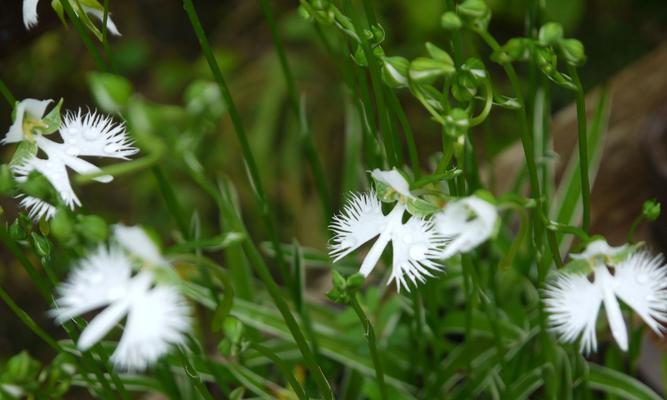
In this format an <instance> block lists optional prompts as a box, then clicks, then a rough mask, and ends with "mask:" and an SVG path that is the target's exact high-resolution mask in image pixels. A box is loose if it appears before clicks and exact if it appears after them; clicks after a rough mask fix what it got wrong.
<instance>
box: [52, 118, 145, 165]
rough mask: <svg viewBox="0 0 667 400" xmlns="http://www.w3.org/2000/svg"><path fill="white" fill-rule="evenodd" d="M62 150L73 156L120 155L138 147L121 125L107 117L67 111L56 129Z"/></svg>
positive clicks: (131, 151)
mask: <svg viewBox="0 0 667 400" xmlns="http://www.w3.org/2000/svg"><path fill="white" fill-rule="evenodd" d="M60 135H61V136H62V139H63V142H64V145H65V147H66V149H65V152H66V153H67V154H70V155H71V156H73V157H81V156H83V157H85V156H95V157H111V158H122V159H126V158H127V157H129V156H131V155H134V154H136V153H137V152H138V150H137V149H136V148H135V147H133V146H132V140H131V139H130V138H129V137H128V135H127V131H126V130H125V125H123V124H122V123H121V124H117V123H115V122H114V121H113V119H112V118H111V117H108V116H105V115H103V114H100V113H97V112H88V113H83V112H82V111H81V110H79V111H78V112H76V113H73V112H69V113H67V114H66V115H65V117H64V118H63V124H62V127H61V128H60Z"/></svg>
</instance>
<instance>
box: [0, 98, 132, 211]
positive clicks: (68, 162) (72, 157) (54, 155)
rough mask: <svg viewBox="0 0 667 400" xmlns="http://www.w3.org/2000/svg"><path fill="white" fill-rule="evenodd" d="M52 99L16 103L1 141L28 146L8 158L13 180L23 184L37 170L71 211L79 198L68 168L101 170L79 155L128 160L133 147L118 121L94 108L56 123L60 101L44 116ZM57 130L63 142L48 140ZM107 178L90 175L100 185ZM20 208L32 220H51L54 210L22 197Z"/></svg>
mask: <svg viewBox="0 0 667 400" xmlns="http://www.w3.org/2000/svg"><path fill="white" fill-rule="evenodd" d="M51 102H52V100H35V99H26V100H23V101H21V102H19V103H17V105H16V116H15V119H14V123H13V124H12V125H11V127H10V128H9V131H8V132H7V134H6V135H5V137H4V138H3V139H2V141H0V143H2V144H9V143H23V142H25V143H28V144H30V146H28V147H24V149H25V148H27V149H28V150H27V152H26V151H24V152H21V153H20V158H19V159H16V158H15V159H14V160H13V161H12V164H13V166H12V170H13V173H14V175H15V178H16V180H17V181H18V182H24V181H26V180H27V178H28V176H29V175H30V173H32V172H33V171H37V172H39V173H40V174H42V175H43V176H44V177H45V178H46V179H47V180H48V181H49V183H50V184H51V185H52V186H53V188H54V189H55V191H56V192H57V193H58V196H59V198H60V200H61V201H62V202H63V203H64V204H65V205H66V206H68V207H70V208H72V209H73V208H74V207H75V206H80V205H81V201H80V200H79V198H78V197H77V196H76V194H75V193H74V190H73V189H72V185H71V183H70V180H69V176H68V173H67V168H70V169H72V170H74V171H75V172H77V173H79V174H93V173H97V172H100V169H99V168H98V167H96V166H95V165H94V164H92V163H90V162H89V161H86V160H84V159H82V158H81V157H107V158H117V159H127V158H128V157H129V156H131V155H133V154H136V153H137V151H138V150H137V149H136V148H134V147H133V146H132V141H131V140H130V139H129V137H128V135H127V132H126V130H125V127H124V125H123V124H116V123H114V121H113V120H112V119H111V118H110V117H107V116H104V115H102V114H99V113H97V112H85V113H84V112H82V111H81V110H79V111H77V112H69V113H66V114H65V116H64V118H63V119H62V122H61V116H60V103H59V105H58V106H57V107H56V108H54V109H53V110H52V111H51V112H50V113H49V115H48V116H45V113H46V109H47V107H48V105H49V104H50V103H51ZM47 120H48V121H47ZM49 121H50V122H49ZM56 130H57V131H58V133H59V136H60V139H61V140H62V142H56V141H53V140H51V139H48V138H47V135H48V134H50V133H53V132H55V131H56ZM38 151H41V152H43V153H44V154H45V155H46V159H44V158H40V157H39V156H38ZM17 154H19V152H18V151H17ZM112 179H113V177H111V176H110V175H101V176H98V177H96V178H95V180H96V181H98V182H104V183H106V182H110V181H111V180H112ZM21 206H23V207H24V208H26V209H28V210H29V215H30V216H31V217H32V218H33V219H35V220H39V219H41V218H46V219H50V218H52V217H53V216H54V214H55V210H56V208H55V206H54V205H52V204H49V203H48V202H46V201H44V200H43V199H38V198H35V197H32V196H26V195H22V196H21Z"/></svg>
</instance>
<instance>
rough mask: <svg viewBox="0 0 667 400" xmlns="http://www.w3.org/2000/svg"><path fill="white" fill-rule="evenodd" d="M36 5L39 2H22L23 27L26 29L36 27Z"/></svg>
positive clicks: (31, 0)
mask: <svg viewBox="0 0 667 400" xmlns="http://www.w3.org/2000/svg"><path fill="white" fill-rule="evenodd" d="M37 3H39V0H23V25H25V28H26V29H30V28H32V27H33V26H35V25H37Z"/></svg>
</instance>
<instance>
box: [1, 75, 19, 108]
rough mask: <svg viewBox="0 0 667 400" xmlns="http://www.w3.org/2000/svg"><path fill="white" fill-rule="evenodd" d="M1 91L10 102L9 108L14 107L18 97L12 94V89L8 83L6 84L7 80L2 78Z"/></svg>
mask: <svg viewBox="0 0 667 400" xmlns="http://www.w3.org/2000/svg"><path fill="white" fill-rule="evenodd" d="M0 93H2V97H4V98H5V100H7V103H9V108H12V109H13V108H14V104H16V98H14V95H13V94H12V91H11V90H9V88H8V87H7V85H5V82H3V81H2V79H0Z"/></svg>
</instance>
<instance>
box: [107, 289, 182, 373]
mask: <svg viewBox="0 0 667 400" xmlns="http://www.w3.org/2000/svg"><path fill="white" fill-rule="evenodd" d="M189 325H190V318H189V309H188V306H187V304H186V302H185V300H184V299H183V298H182V297H181V296H180V294H179V293H178V291H177V290H175V289H174V288H172V287H167V286H164V287H156V288H154V289H151V290H149V291H147V292H145V293H143V294H142V295H141V296H140V297H138V298H137V299H136V300H135V301H133V303H132V306H131V308H130V312H129V314H128V318H127V323H126V324H125V330H124V332H123V336H122V337H121V339H120V342H119V343H118V347H117V348H116V351H115V352H114V353H113V355H112V356H111V361H112V362H113V363H114V364H115V365H116V366H117V367H119V368H121V369H125V370H133V371H134V370H143V369H146V368H147V367H149V366H151V365H152V364H154V363H155V362H156V361H157V360H158V359H159V358H160V357H161V356H163V355H164V354H165V353H167V352H168V351H169V348H170V347H171V346H174V345H179V344H182V343H183V342H184V341H185V332H186V331H187V330H188V329H189Z"/></svg>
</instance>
